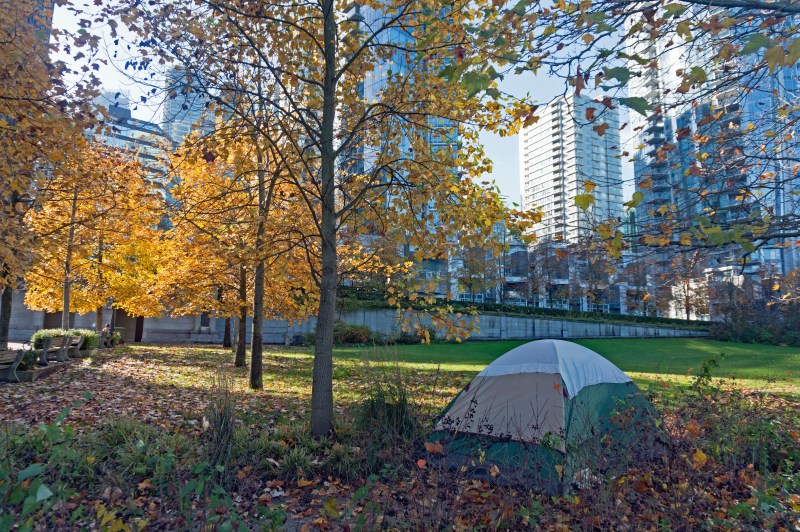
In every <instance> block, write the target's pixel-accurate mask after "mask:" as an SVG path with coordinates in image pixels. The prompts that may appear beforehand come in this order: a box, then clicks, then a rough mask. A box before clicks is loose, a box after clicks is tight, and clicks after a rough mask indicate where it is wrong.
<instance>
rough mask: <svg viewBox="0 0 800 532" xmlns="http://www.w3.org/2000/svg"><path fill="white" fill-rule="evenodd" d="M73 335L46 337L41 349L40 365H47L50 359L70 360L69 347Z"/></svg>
mask: <svg viewBox="0 0 800 532" xmlns="http://www.w3.org/2000/svg"><path fill="white" fill-rule="evenodd" d="M71 340H72V337H71V336H53V337H52V338H45V340H44V345H43V346H42V349H41V351H39V365H40V366H46V365H47V362H48V361H54V362H67V361H68V360H69V354H68V353H67V350H68V349H69V345H70V341H71Z"/></svg>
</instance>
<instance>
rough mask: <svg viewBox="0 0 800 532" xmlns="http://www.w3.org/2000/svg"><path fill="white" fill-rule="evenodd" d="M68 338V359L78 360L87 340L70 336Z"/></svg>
mask: <svg viewBox="0 0 800 532" xmlns="http://www.w3.org/2000/svg"><path fill="white" fill-rule="evenodd" d="M67 338H69V342H67V347H66V352H67V358H78V356H79V355H80V353H79V351H80V349H81V346H82V345H83V341H84V340H85V338H84V337H83V336H68V337H67Z"/></svg>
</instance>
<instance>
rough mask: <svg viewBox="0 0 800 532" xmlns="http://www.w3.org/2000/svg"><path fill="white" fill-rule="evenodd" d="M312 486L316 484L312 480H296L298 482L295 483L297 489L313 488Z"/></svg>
mask: <svg viewBox="0 0 800 532" xmlns="http://www.w3.org/2000/svg"><path fill="white" fill-rule="evenodd" d="M314 484H316V482H315V481H313V480H306V479H304V478H301V479H300V480H298V481H297V487H298V488H307V487H309V486H313V485H314Z"/></svg>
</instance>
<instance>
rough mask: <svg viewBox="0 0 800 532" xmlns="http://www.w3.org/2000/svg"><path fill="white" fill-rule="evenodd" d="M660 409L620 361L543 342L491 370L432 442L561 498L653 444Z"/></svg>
mask: <svg viewBox="0 0 800 532" xmlns="http://www.w3.org/2000/svg"><path fill="white" fill-rule="evenodd" d="M653 413H654V411H653V408H652V406H651V405H650V403H649V401H648V400H647V399H646V398H645V397H644V396H643V394H642V393H641V392H640V391H639V389H638V388H637V386H636V385H635V384H634V383H633V382H632V381H631V379H630V377H628V376H627V375H625V373H623V372H622V371H621V370H620V369H619V368H617V367H616V366H615V365H614V364H612V363H611V362H609V361H608V360H606V359H605V358H603V357H602V356H600V355H599V354H597V353H595V352H594V351H592V350H590V349H587V348H585V347H583V346H580V345H578V344H575V343H572V342H566V341H564V340H537V341H535V342H529V343H527V344H524V345H521V346H519V347H516V348H514V349H512V350H511V351H508V352H507V353H505V354H504V355H502V356H500V357H499V358H498V359H497V360H495V361H494V362H492V363H491V364H489V365H488V366H486V368H485V369H484V370H483V371H481V372H480V373H479V374H478V375H477V376H476V377H475V378H474V379H473V380H472V381H471V382H470V383H469V384H467V386H466V387H465V388H464V389H463V390H462V391H461V393H459V394H458V396H456V398H455V399H453V401H452V402H451V403H450V404H449V405H448V406H447V407H446V408H445V410H444V411H443V412H442V413H441V414H440V416H439V417H438V418H437V421H436V423H435V425H434V432H433V434H432V436H431V438H430V439H431V441H439V442H440V443H442V444H443V445H444V451H443V456H444V458H445V459H446V460H447V461H448V462H449V463H450V465H451V466H454V467H459V468H461V469H462V470H465V468H471V469H472V470H473V471H481V470H483V471H488V470H489V468H491V466H496V468H497V469H494V468H493V469H492V470H493V471H494V472H495V474H496V472H497V471H498V470H499V471H500V472H502V473H503V474H504V476H505V477H516V478H518V479H520V480H525V481H526V482H527V483H528V484H531V485H533V486H535V487H538V488H540V489H543V490H545V491H548V492H551V493H555V492H560V491H562V490H563V488H564V487H566V486H568V484H569V482H570V481H572V480H573V479H574V476H575V474H576V473H578V472H586V471H592V472H597V471H601V470H602V471H607V470H608V469H609V468H611V467H614V466H619V465H620V464H621V463H622V462H624V461H625V460H624V459H626V458H629V457H633V456H634V455H635V454H636V453H638V452H639V451H641V450H642V449H646V448H647V447H648V445H642V444H647V443H648V442H651V441H652V430H651V429H652V427H653Z"/></svg>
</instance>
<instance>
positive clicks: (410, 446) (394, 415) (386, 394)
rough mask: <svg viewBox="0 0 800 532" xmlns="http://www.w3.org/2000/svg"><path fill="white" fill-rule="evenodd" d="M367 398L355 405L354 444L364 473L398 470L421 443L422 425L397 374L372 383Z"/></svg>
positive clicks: (400, 377)
mask: <svg viewBox="0 0 800 532" xmlns="http://www.w3.org/2000/svg"><path fill="white" fill-rule="evenodd" d="M373 382H374V383H375V385H374V387H373V388H372V389H371V390H369V391H368V395H367V398H366V399H365V400H364V401H362V402H361V403H360V404H359V405H357V407H356V409H355V413H354V422H353V426H354V428H355V430H356V433H357V434H356V435H355V441H358V442H359V443H360V444H362V443H363V445H362V447H363V449H364V452H363V456H364V459H363V461H362V463H363V467H364V468H365V469H366V472H368V473H372V472H376V471H379V470H381V469H383V468H385V467H386V466H387V464H388V465H389V466H400V465H401V464H403V463H404V462H407V461H408V457H409V455H410V454H411V453H413V451H414V449H415V448H416V447H419V445H421V442H422V434H423V431H422V423H421V422H420V419H419V415H418V413H417V411H416V408H415V407H414V405H413V404H412V401H411V399H410V396H411V394H410V393H409V388H408V385H407V383H406V382H405V381H404V380H403V377H402V375H401V373H400V371H399V370H396V371H395V372H394V374H392V375H385V376H384V378H383V379H380V378H377V376H376V378H375V379H374V380H373Z"/></svg>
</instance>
